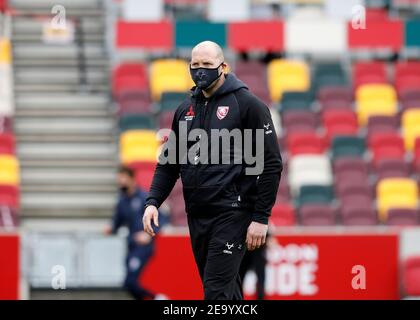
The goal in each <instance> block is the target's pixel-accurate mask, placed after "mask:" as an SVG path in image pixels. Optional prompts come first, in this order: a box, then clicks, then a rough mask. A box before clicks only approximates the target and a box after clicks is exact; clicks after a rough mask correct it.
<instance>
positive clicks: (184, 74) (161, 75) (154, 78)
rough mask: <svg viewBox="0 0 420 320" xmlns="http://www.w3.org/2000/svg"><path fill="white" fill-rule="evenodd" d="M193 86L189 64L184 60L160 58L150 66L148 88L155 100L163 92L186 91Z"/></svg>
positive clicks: (157, 99)
mask: <svg viewBox="0 0 420 320" xmlns="http://www.w3.org/2000/svg"><path fill="white" fill-rule="evenodd" d="M193 86H194V82H193V81H192V79H191V76H190V72H189V65H188V63H187V62H185V61H184V60H177V59H162V60H157V61H155V62H152V64H151V66H150V90H151V95H152V97H153V99H154V100H155V101H159V100H160V97H161V95H162V93H163V92H165V91H172V92H186V91H188V90H189V89H191V87H193Z"/></svg>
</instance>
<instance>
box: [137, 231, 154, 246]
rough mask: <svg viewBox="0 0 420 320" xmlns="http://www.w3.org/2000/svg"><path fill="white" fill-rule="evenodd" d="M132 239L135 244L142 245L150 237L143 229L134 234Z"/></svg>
mask: <svg viewBox="0 0 420 320" xmlns="http://www.w3.org/2000/svg"><path fill="white" fill-rule="evenodd" d="M134 241H135V242H136V243H137V244H139V245H143V246H144V245H146V244H149V243H150V241H152V237H151V236H150V235H149V234H148V233H146V232H144V231H139V232H136V233H135V234H134Z"/></svg>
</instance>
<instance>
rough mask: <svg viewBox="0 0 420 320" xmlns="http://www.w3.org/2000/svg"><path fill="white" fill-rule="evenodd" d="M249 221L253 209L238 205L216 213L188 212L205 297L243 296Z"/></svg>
mask: <svg viewBox="0 0 420 320" xmlns="http://www.w3.org/2000/svg"><path fill="white" fill-rule="evenodd" d="M250 223H251V213H250V212H248V211H243V210H239V209H236V210H229V211H226V212H223V213H220V214H217V215H214V216H211V215H203V216H200V217H199V216H188V226H189V229H190V237H191V245H192V249H193V253H194V258H195V262H196V264H197V267H198V271H199V273H200V277H201V280H202V283H203V289H204V299H205V300H242V298H243V297H242V289H241V287H242V281H241V277H240V275H239V268H240V265H241V262H242V259H243V257H244V254H245V251H246V244H245V240H246V233H247V229H248V226H249V224H250Z"/></svg>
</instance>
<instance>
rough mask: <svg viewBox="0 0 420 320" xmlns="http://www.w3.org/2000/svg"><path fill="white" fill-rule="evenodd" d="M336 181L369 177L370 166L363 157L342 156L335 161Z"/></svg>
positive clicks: (363, 180) (359, 179) (364, 179)
mask: <svg viewBox="0 0 420 320" xmlns="http://www.w3.org/2000/svg"><path fill="white" fill-rule="evenodd" d="M333 170H334V176H335V178H336V181H339V180H345V181H349V182H350V181H362V182H366V181H367V179H368V167H367V164H366V163H365V162H364V160H363V159H362V158H356V157H342V158H338V159H336V160H335V161H334V163H333Z"/></svg>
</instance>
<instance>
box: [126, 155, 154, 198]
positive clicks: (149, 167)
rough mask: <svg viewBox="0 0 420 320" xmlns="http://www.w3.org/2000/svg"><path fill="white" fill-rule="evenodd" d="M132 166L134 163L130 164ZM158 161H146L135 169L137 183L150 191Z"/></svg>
mask: <svg viewBox="0 0 420 320" xmlns="http://www.w3.org/2000/svg"><path fill="white" fill-rule="evenodd" d="M130 166H132V164H131V165H130ZM155 168H156V163H153V162H145V163H142V165H141V166H139V167H136V169H135V180H136V183H137V185H138V186H139V187H140V188H141V189H142V190H144V191H146V192H149V191H150V186H151V185H152V181H153V176H154V173H155Z"/></svg>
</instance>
